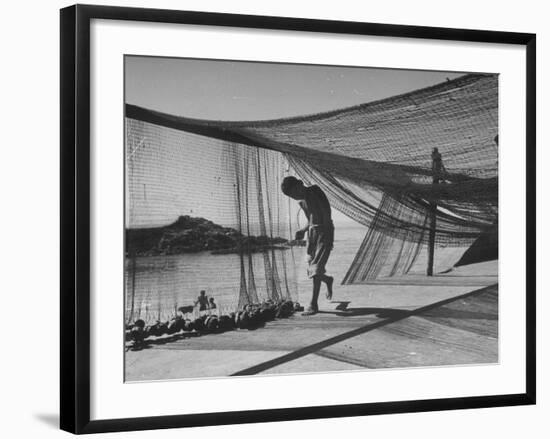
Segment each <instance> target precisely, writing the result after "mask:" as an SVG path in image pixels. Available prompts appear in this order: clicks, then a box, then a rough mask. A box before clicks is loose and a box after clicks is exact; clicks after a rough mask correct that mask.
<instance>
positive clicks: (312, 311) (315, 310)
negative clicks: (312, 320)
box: [302, 306, 319, 316]
mask: <svg viewBox="0 0 550 439" xmlns="http://www.w3.org/2000/svg"><path fill="white" fill-rule="evenodd" d="M318 312H319V308H314V307H312V306H308V307H307V309H306V310H305V311H304V312H303V313H302V315H303V316H312V315H314V314H317V313H318Z"/></svg>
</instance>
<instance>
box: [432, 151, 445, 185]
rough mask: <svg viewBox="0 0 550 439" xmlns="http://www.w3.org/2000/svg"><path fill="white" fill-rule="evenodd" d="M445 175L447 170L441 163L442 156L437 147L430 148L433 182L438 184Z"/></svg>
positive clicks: (442, 180)
mask: <svg viewBox="0 0 550 439" xmlns="http://www.w3.org/2000/svg"><path fill="white" fill-rule="evenodd" d="M446 175H447V170H446V169H445V166H444V165H443V158H442V157H441V153H440V152H439V150H438V149H437V148H434V149H433V150H432V177H433V183H434V184H439V182H444V181H445V176H446Z"/></svg>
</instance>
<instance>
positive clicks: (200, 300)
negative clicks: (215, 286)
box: [195, 290, 208, 311]
mask: <svg viewBox="0 0 550 439" xmlns="http://www.w3.org/2000/svg"><path fill="white" fill-rule="evenodd" d="M197 305H199V311H206V310H207V309H208V297H206V291H204V290H202V291H201V292H200V294H199V297H197V300H196V301H195V306H197Z"/></svg>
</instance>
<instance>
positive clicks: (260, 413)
mask: <svg viewBox="0 0 550 439" xmlns="http://www.w3.org/2000/svg"><path fill="white" fill-rule="evenodd" d="M92 19H104V20H132V21H142V22H157V23H182V24H194V25H208V26H229V27H241V28H255V29H271V30H293V31H302V32H312V33H315V32H324V33H333V34H356V35H373V36H384V37H407V38H422V39H438V40H453V41H466V42H483V43H503V44H514V45H522V46H525V47H526V59H527V63H526V66H525V68H526V78H527V90H526V97H527V101H526V109H527V111H526V128H527V129H526V146H527V148H526V149H527V150H526V159H527V199H526V201H527V210H526V218H527V227H526V239H527V249H526V251H527V258H526V275H527V276H526V277H527V284H526V292H527V297H526V323H527V327H526V357H525V364H526V376H525V385H526V386H525V388H526V391H525V393H518V394H508V395H495V396H482V397H461V398H447V399H430V400H417V401H394V402H384V403H366V404H346V405H336V406H317V407H300V408H286V409H273V410H254V411H241V412H224V413H219V412H216V413H202V414H182V415H176V416H155V417H140V418H128V419H105V420H90V394H91V392H90V351H89V346H90V213H91V210H90V22H91V20H92ZM60 24H61V26H60V27H61V29H60V30H61V32H60V33H61V40H60V48H61V60H60V61H61V62H60V70H61V74H60V81H61V112H60V123H61V126H60V130H61V156H60V161H61V163H60V165H61V193H60V195H61V212H60V213H61V223H60V227H61V273H60V276H61V331H60V333H61V353H60V361H61V375H60V378H61V387H60V393H61V398H60V401H61V403H60V425H61V428H62V429H63V430H66V431H69V432H72V433H78V434H79V433H99V432H114V431H128V430H145V429H159V428H173V427H192V426H207V425H219V424H238V423H251V422H268V421H269V422H273V421H283V420H303V419H314V418H326V417H347V416H364V415H374V414H387V413H403V412H425V411H437V410H451V409H466V408H468V409H471V408H481V407H497V406H513V405H527V404H535V400H536V350H535V346H536V340H535V336H536V334H535V327H536V321H535V317H536V316H535V279H536V276H535V263H536V261H535V257H536V248H535V242H536V236H535V233H536V232H535V209H536V207H535V198H536V192H535V180H536V178H535V136H536V134H535V131H536V125H535V120H536V115H535V111H536V108H535V107H536V101H535V99H536V96H535V94H536V77H535V70H536V69H535V66H536V36H535V35H534V34H530V33H513V32H495V31H483V30H466V29H447V28H436V27H421V26H402V25H388V24H376V23H359V22H344V21H328V20H312V19H302V18H287V17H284V18H283V17H266V16H252V15H233V14H220V13H207V12H189V11H174V10H159V9H141V8H126V7H107V6H88V5H75V6H71V7H68V8H64V9H62V10H61V20H60Z"/></svg>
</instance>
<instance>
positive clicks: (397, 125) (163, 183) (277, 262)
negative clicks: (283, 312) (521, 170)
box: [126, 74, 498, 308]
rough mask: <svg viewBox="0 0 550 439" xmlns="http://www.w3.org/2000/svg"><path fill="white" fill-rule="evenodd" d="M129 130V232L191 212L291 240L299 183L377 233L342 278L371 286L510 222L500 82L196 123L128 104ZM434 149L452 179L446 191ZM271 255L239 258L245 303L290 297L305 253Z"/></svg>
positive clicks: (484, 80)
mask: <svg viewBox="0 0 550 439" xmlns="http://www.w3.org/2000/svg"><path fill="white" fill-rule="evenodd" d="M126 130H127V135H126V164H127V203H126V209H127V210H126V218H127V224H126V226H127V227H128V228H129V229H132V228H143V227H153V226H160V225H165V224H168V223H170V222H173V221H175V220H176V219H177V218H178V217H179V216H180V215H184V214H185V215H190V216H201V217H204V218H208V219H210V220H212V221H214V222H215V223H218V224H223V225H226V226H230V227H234V228H235V229H236V230H237V231H238V232H239V233H241V234H242V235H244V236H254V237H257V236H265V237H270V238H277V237H285V238H288V237H291V236H292V235H293V231H294V230H296V220H295V213H296V212H295V211H293V207H292V206H291V205H290V204H289V199H285V198H283V196H282V194H281V192H280V190H279V186H280V182H281V180H282V178H284V177H285V176H286V175H297V176H299V177H300V178H301V179H302V180H303V181H304V182H305V183H306V184H317V185H319V187H321V189H323V191H324V192H325V193H326V195H327V197H328V199H329V200H330V202H331V205H332V206H333V207H334V208H336V209H338V210H339V211H341V212H343V213H344V214H345V215H347V216H349V217H350V218H352V219H353V220H355V221H357V222H358V223H360V224H362V225H364V226H366V228H367V232H366V235H365V237H364V240H363V243H362V244H360V245H359V243H358V247H359V250H358V253H357V255H356V257H355V260H354V262H353V264H352V265H351V267H350V269H349V270H348V274H347V275H346V276H345V279H344V282H345V283H361V282H364V281H366V280H368V279H372V278H376V277H379V276H391V275H395V274H404V273H407V272H408V271H409V270H410V269H411V267H412V265H413V264H414V262H415V261H416V260H417V258H418V255H419V254H420V252H421V251H424V250H425V249H426V247H427V246H428V245H429V244H430V241H432V244H433V245H435V246H436V247H464V246H467V245H469V244H471V243H472V242H473V241H474V240H475V239H476V238H477V237H479V236H480V235H481V234H483V233H487V232H488V231H490V230H494V229H495V228H496V227H497V226H498V144H497V135H498V77H497V76H496V75H487V74H470V75H465V76H462V77H460V78H457V79H455V80H449V81H447V82H445V83H442V84H438V85H435V86H432V87H428V88H425V89H421V90H417V91H413V92H410V93H406V94H403V95H399V96H395V97H391V98H387V99H383V100H380V101H376V102H371V103H367V104H363V105H359V106H355V107H351V108H346V109H342V110H337V111H332V112H327V113H321V114H317V115H310V116H303V117H294V118H289V119H278V120H270V121H254V122H220V121H207V120H197V119H189V118H184V117H179V116H174V115H169V114H164V113H159V112H155V111H151V110H148V109H145V108H141V107H137V106H133V105H129V104H127V105H126ZM433 148H438V149H439V152H440V153H441V154H442V157H443V163H444V166H445V171H446V172H445V173H444V174H442V175H441V176H440V177H441V178H438V179H437V181H436V183H439V184H434V172H433V170H432V160H431V157H430V154H431V151H432V149H433ZM130 247H131V245H127V250H128V249H129V248H130ZM255 253H256V254H257V253H258V252H255ZM260 253H261V258H258V257H255V256H252V250H251V249H249V248H247V246H246V245H242V246H240V248H239V269H238V270H237V271H238V272H239V273H240V275H239V279H238V288H237V290H238V292H239V293H238V295H237V297H238V301H237V302H238V303H237V304H236V305H239V306H242V305H243V304H245V303H249V302H254V301H256V300H261V299H262V297H268V298H273V299H278V298H281V297H292V294H293V291H294V290H293V288H294V287H292V285H295V276H294V275H293V274H292V271H293V267H294V264H293V262H292V260H291V259H292V257H293V253H292V252H287V251H276V250H275V249H274V248H273V246H271V248H269V246H266V248H265V249H264V250H263V251H262V252H260ZM258 256H259V255H258ZM258 261H260V262H261V263H260V262H258ZM260 268H261V273H259V274H258V270H259V269H260ZM127 282H131V276H127ZM134 308H135V307H134Z"/></svg>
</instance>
